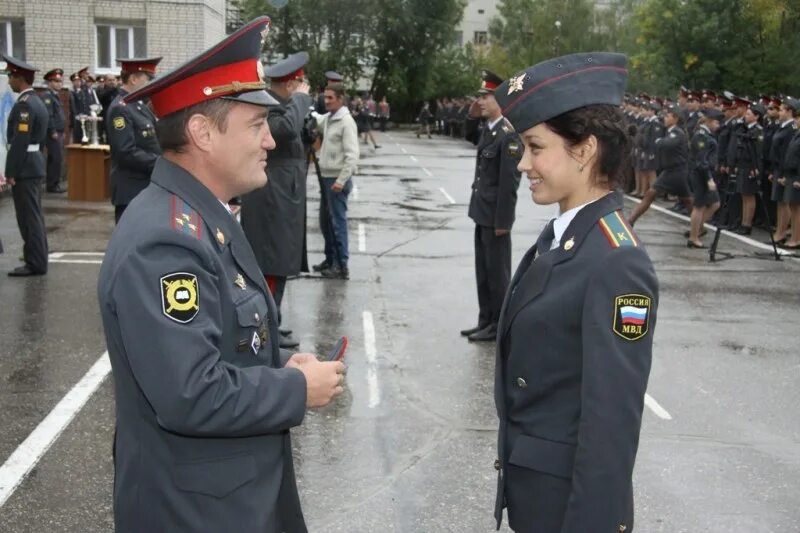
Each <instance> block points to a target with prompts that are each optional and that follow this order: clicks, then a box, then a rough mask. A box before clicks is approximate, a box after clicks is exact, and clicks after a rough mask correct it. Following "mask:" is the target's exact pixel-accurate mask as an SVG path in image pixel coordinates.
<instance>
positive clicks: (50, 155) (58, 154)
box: [44, 68, 67, 193]
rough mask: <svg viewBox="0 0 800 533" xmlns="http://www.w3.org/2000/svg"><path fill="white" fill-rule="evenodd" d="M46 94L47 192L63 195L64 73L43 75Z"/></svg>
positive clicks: (55, 71) (58, 70) (58, 69)
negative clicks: (62, 91)
mask: <svg viewBox="0 0 800 533" xmlns="http://www.w3.org/2000/svg"><path fill="white" fill-rule="evenodd" d="M44 79H45V81H46V82H47V92H46V93H45V95H44V105H45V107H46V108H47V114H48V117H49V118H48V122H47V192H54V193H64V192H67V191H66V189H63V188H62V187H61V174H62V172H63V170H64V128H66V125H67V124H66V120H65V118H64V107H63V106H62V105H61V96H60V94H59V93H60V92H61V86H62V84H63V83H64V82H63V79H64V71H63V70H61V69H60V68H57V69H53V70H51V71H50V72H48V73H47V74H45V75H44Z"/></svg>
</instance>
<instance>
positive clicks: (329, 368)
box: [286, 353, 345, 408]
mask: <svg viewBox="0 0 800 533" xmlns="http://www.w3.org/2000/svg"><path fill="white" fill-rule="evenodd" d="M286 368H296V369H298V370H299V371H300V372H302V373H303V375H304V376H305V378H306V407H310V408H313V407H324V406H326V405H328V404H329V403H331V401H332V400H333V399H334V398H335V397H336V396H338V395H340V394H341V393H342V392H343V391H344V388H343V387H342V385H343V384H344V371H345V367H344V364H343V363H342V362H341V361H324V362H320V361H318V360H317V358H316V357H314V354H310V353H296V354H294V355H293V356H292V357H291V359H289V361H288V362H287V363H286Z"/></svg>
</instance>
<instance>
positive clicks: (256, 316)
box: [253, 313, 261, 322]
mask: <svg viewBox="0 0 800 533" xmlns="http://www.w3.org/2000/svg"><path fill="white" fill-rule="evenodd" d="M253 318H255V319H256V322H258V321H259V319H260V318H261V317H259V316H258V313H256V314H255V316H254V317H253Z"/></svg>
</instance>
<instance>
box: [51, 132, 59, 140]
mask: <svg viewBox="0 0 800 533" xmlns="http://www.w3.org/2000/svg"><path fill="white" fill-rule="evenodd" d="M50 138H51V139H58V132H57V131H54V132H53V134H52V135H51V136H50Z"/></svg>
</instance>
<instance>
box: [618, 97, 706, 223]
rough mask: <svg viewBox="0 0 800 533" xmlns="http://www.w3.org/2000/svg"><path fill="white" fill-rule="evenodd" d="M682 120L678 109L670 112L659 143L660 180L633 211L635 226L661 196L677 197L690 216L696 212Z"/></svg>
mask: <svg viewBox="0 0 800 533" xmlns="http://www.w3.org/2000/svg"><path fill="white" fill-rule="evenodd" d="M680 120H681V119H680V110H679V109H678V108H675V107H669V108H667V112H666V113H665V114H664V125H665V126H666V128H667V130H666V132H665V133H664V136H663V137H662V138H661V139H659V140H658V143H657V147H658V148H657V155H656V160H657V161H658V168H659V173H658V178H657V179H656V182H655V183H654V184H653V186H652V187H651V188H650V190H648V191H647V193H646V194H645V195H644V198H643V199H642V201H641V203H639V205H637V206H636V207H635V208H634V209H633V212H632V213H631V216H630V219H629V220H630V223H631V225H633V224H634V223H636V221H637V220H638V219H639V217H640V216H642V215H643V214H644V213H645V212H646V211H647V210H648V209H649V208H650V205H651V204H652V203H653V201H654V200H655V199H656V196H657V195H658V193H666V194H674V195H675V196H677V197H678V199H679V200H680V201H681V202H682V203H683V205H684V206H685V208H686V210H687V213H688V212H691V210H692V197H691V191H690V190H689V167H688V162H689V141H688V140H687V139H686V133H685V132H684V131H683V130H682V129H681V128H680V126H679V124H680Z"/></svg>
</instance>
